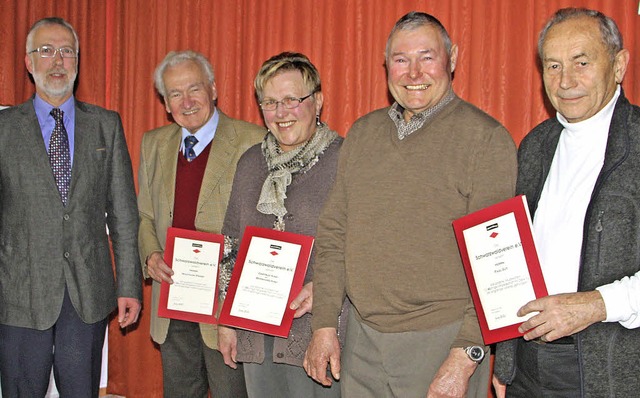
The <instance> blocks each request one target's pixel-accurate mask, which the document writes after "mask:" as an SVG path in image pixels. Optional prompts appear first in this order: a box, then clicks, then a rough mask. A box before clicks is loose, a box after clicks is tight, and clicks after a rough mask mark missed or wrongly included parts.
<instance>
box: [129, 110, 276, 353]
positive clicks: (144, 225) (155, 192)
mask: <svg viewBox="0 0 640 398" xmlns="http://www.w3.org/2000/svg"><path fill="white" fill-rule="evenodd" d="M218 114H219V115H220V119H219V121H218V128H217V130H216V134H215V136H214V137H213V141H212V142H211V149H210V152H209V159H208V160H207V166H206V168H205V171H204V177H203V178H202V186H201V187H200V196H199V197H198V209H197V213H196V220H195V224H196V229H197V230H198V231H204V232H213V233H220V230H221V229H222V222H223V221H224V214H225V212H226V210H227V203H228V202H229V195H230V194H231V185H232V183H233V176H234V174H235V172H236V163H238V159H239V158H240V156H241V155H242V154H243V153H244V152H245V151H246V150H247V148H249V147H250V146H252V145H254V144H256V143H258V142H260V141H261V140H262V139H263V138H264V135H265V133H266V130H265V129H264V128H262V127H258V126H256V125H254V124H251V123H247V122H243V121H241V120H236V119H232V118H230V117H228V116H227V115H225V114H224V113H222V112H221V111H220V109H218ZM181 134H182V133H181V128H180V126H178V125H177V124H175V123H172V124H170V125H168V126H164V127H160V128H157V129H155V130H152V131H149V132H147V133H145V135H144V136H143V138H142V146H141V148H140V168H139V169H138V185H139V186H140V192H139V193H138V207H139V209H140V237H139V247H140V257H141V261H142V263H143V264H144V261H145V259H146V258H147V257H148V256H149V255H150V254H151V253H153V252H155V251H159V252H162V251H164V245H165V241H166V239H167V228H169V227H170V226H171V225H172V223H173V202H174V199H175V182H176V167H177V164H178V155H179V153H180V141H181V140H182V135H181ZM144 276H145V277H148V274H147V269H146V265H145V266H144ZM159 298H160V283H158V282H156V281H153V288H152V295H151V337H152V338H153V340H154V341H155V342H156V343H158V344H163V343H164V341H165V339H166V338H167V332H168V331H169V322H170V321H169V318H160V317H158V305H159ZM200 333H201V335H202V339H203V341H204V342H205V344H206V345H207V346H208V347H209V348H217V347H218V340H217V336H218V334H217V330H216V328H215V326H214V325H210V324H205V323H201V324H200Z"/></svg>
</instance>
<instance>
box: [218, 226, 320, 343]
mask: <svg viewBox="0 0 640 398" xmlns="http://www.w3.org/2000/svg"><path fill="white" fill-rule="evenodd" d="M312 247H313V237H311V236H305V235H298V234H293V233H290V232H281V231H275V230H272V229H266V228H258V227H247V228H246V229H245V233H244V236H243V238H242V242H241V245H240V248H239V250H238V257H237V259H236V265H235V267H234V269H233V275H232V276H231V281H230V282H229V289H228V293H227V298H226V300H225V302H224V305H223V307H222V312H221V314H220V320H219V322H220V323H221V324H224V325H227V326H233V327H238V328H241V329H248V330H253V331H256V332H260V333H265V334H271V335H274V336H280V337H287V336H288V334H289V329H290V328H291V323H292V321H293V314H294V313H295V311H294V310H292V309H290V308H289V303H290V302H291V300H293V298H295V296H296V295H297V294H298V292H299V291H300V289H301V288H302V284H303V282H304V277H305V274H306V271H307V265H308V264H309V257H310V255H311V249H312Z"/></svg>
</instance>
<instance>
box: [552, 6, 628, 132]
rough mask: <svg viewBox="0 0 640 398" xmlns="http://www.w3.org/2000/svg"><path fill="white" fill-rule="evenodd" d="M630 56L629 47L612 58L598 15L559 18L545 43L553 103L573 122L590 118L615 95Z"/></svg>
mask: <svg viewBox="0 0 640 398" xmlns="http://www.w3.org/2000/svg"><path fill="white" fill-rule="evenodd" d="M628 60H629V53H628V51H627V50H622V51H620V52H619V53H618V54H617V55H616V56H615V59H613V60H612V59H611V56H610V54H609V52H608V51H607V48H606V46H605V44H604V42H603V41H602V35H601V34H600V28H599V25H598V22H597V21H596V20H595V19H593V18H589V17H580V18H573V19H569V20H567V21H564V22H560V23H559V24H557V25H555V26H553V27H552V28H551V29H550V30H549V31H548V32H547V36H546V38H545V40H544V43H543V44H542V69H543V80H544V86H545V90H546V92H547V96H548V97H549V100H550V101H551V104H552V105H553V107H554V108H556V110H557V111H558V112H559V113H560V114H561V115H562V116H564V117H565V119H567V121H569V122H570V123H576V122H581V121H583V120H586V119H589V118H590V117H592V116H593V115H595V114H596V113H598V112H599V111H600V110H601V109H602V108H604V106H605V105H606V104H607V103H608V102H609V101H610V100H611V98H613V95H614V93H615V90H616V84H617V83H619V82H621V81H622V78H623V77H624V72H625V70H626V67H627V63H628Z"/></svg>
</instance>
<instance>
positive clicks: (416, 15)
mask: <svg viewBox="0 0 640 398" xmlns="http://www.w3.org/2000/svg"><path fill="white" fill-rule="evenodd" d="M423 26H433V27H435V28H436V29H437V30H438V31H439V32H440V35H441V36H442V41H444V47H445V49H446V50H447V54H449V55H451V47H452V46H453V44H452V43H451V37H450V36H449V33H448V32H447V30H446V29H445V28H444V25H443V24H442V23H441V22H440V21H439V20H438V18H436V17H434V16H433V15H430V14H427V13H425V12H419V11H411V12H410V13H408V14H405V15H403V16H402V17H401V18H400V19H399V20H398V22H396V24H395V25H394V26H393V29H391V33H389V37H388V38H387V46H386V47H385V50H384V58H385V59H388V58H389V46H390V45H391V38H392V37H393V35H394V34H395V33H396V32H398V31H401V30H415V29H418V28H420V27H423Z"/></svg>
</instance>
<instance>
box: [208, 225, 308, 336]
mask: <svg viewBox="0 0 640 398" xmlns="http://www.w3.org/2000/svg"><path fill="white" fill-rule="evenodd" d="M254 238H264V239H267V240H270V241H273V243H274V244H276V243H278V242H281V243H287V244H295V245H299V246H300V251H299V255H298V258H297V263H296V267H295V271H294V274H293V279H292V282H291V289H290V290H289V296H288V298H287V302H286V308H285V310H284V314H283V316H282V321H281V322H280V324H279V325H274V324H271V323H266V322H261V321H257V320H255V319H248V318H243V317H240V316H234V315H231V310H232V306H233V302H234V300H235V298H236V294H237V291H238V284H239V283H240V277H241V275H242V272H243V269H244V268H245V262H246V261H247V254H248V252H249V248H250V246H251V243H252V240H253V239H254ZM313 243H314V237H313V236H307V235H300V234H294V233H291V232H283V231H276V230H273V229H267V228H259V227H254V226H248V227H246V228H245V231H244V235H243V237H242V241H241V243H240V247H239V249H238V257H237V259H236V264H235V266H234V269H233V273H232V275H231V280H230V282H229V288H228V291H227V297H226V299H225V301H224V304H223V305H222V311H221V313H220V318H219V323H220V324H222V325H226V326H231V327H236V328H240V329H246V330H251V331H254V332H258V333H264V334H269V335H273V336H278V337H284V338H286V337H287V336H288V335H289V331H290V329H291V324H292V322H293V315H294V313H295V311H294V310H292V309H290V308H289V303H290V302H291V301H292V300H293V299H294V298H295V297H296V296H297V295H298V294H299V293H300V290H301V289H302V284H303V283H304V277H305V275H306V273H307V267H308V265H309V258H310V256H311V250H312V249H313ZM270 246H271V247H273V246H272V245H270ZM275 246H278V245H277V244H276V245H275ZM269 254H271V255H277V254H273V252H269ZM265 256H267V255H266V254H265Z"/></svg>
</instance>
